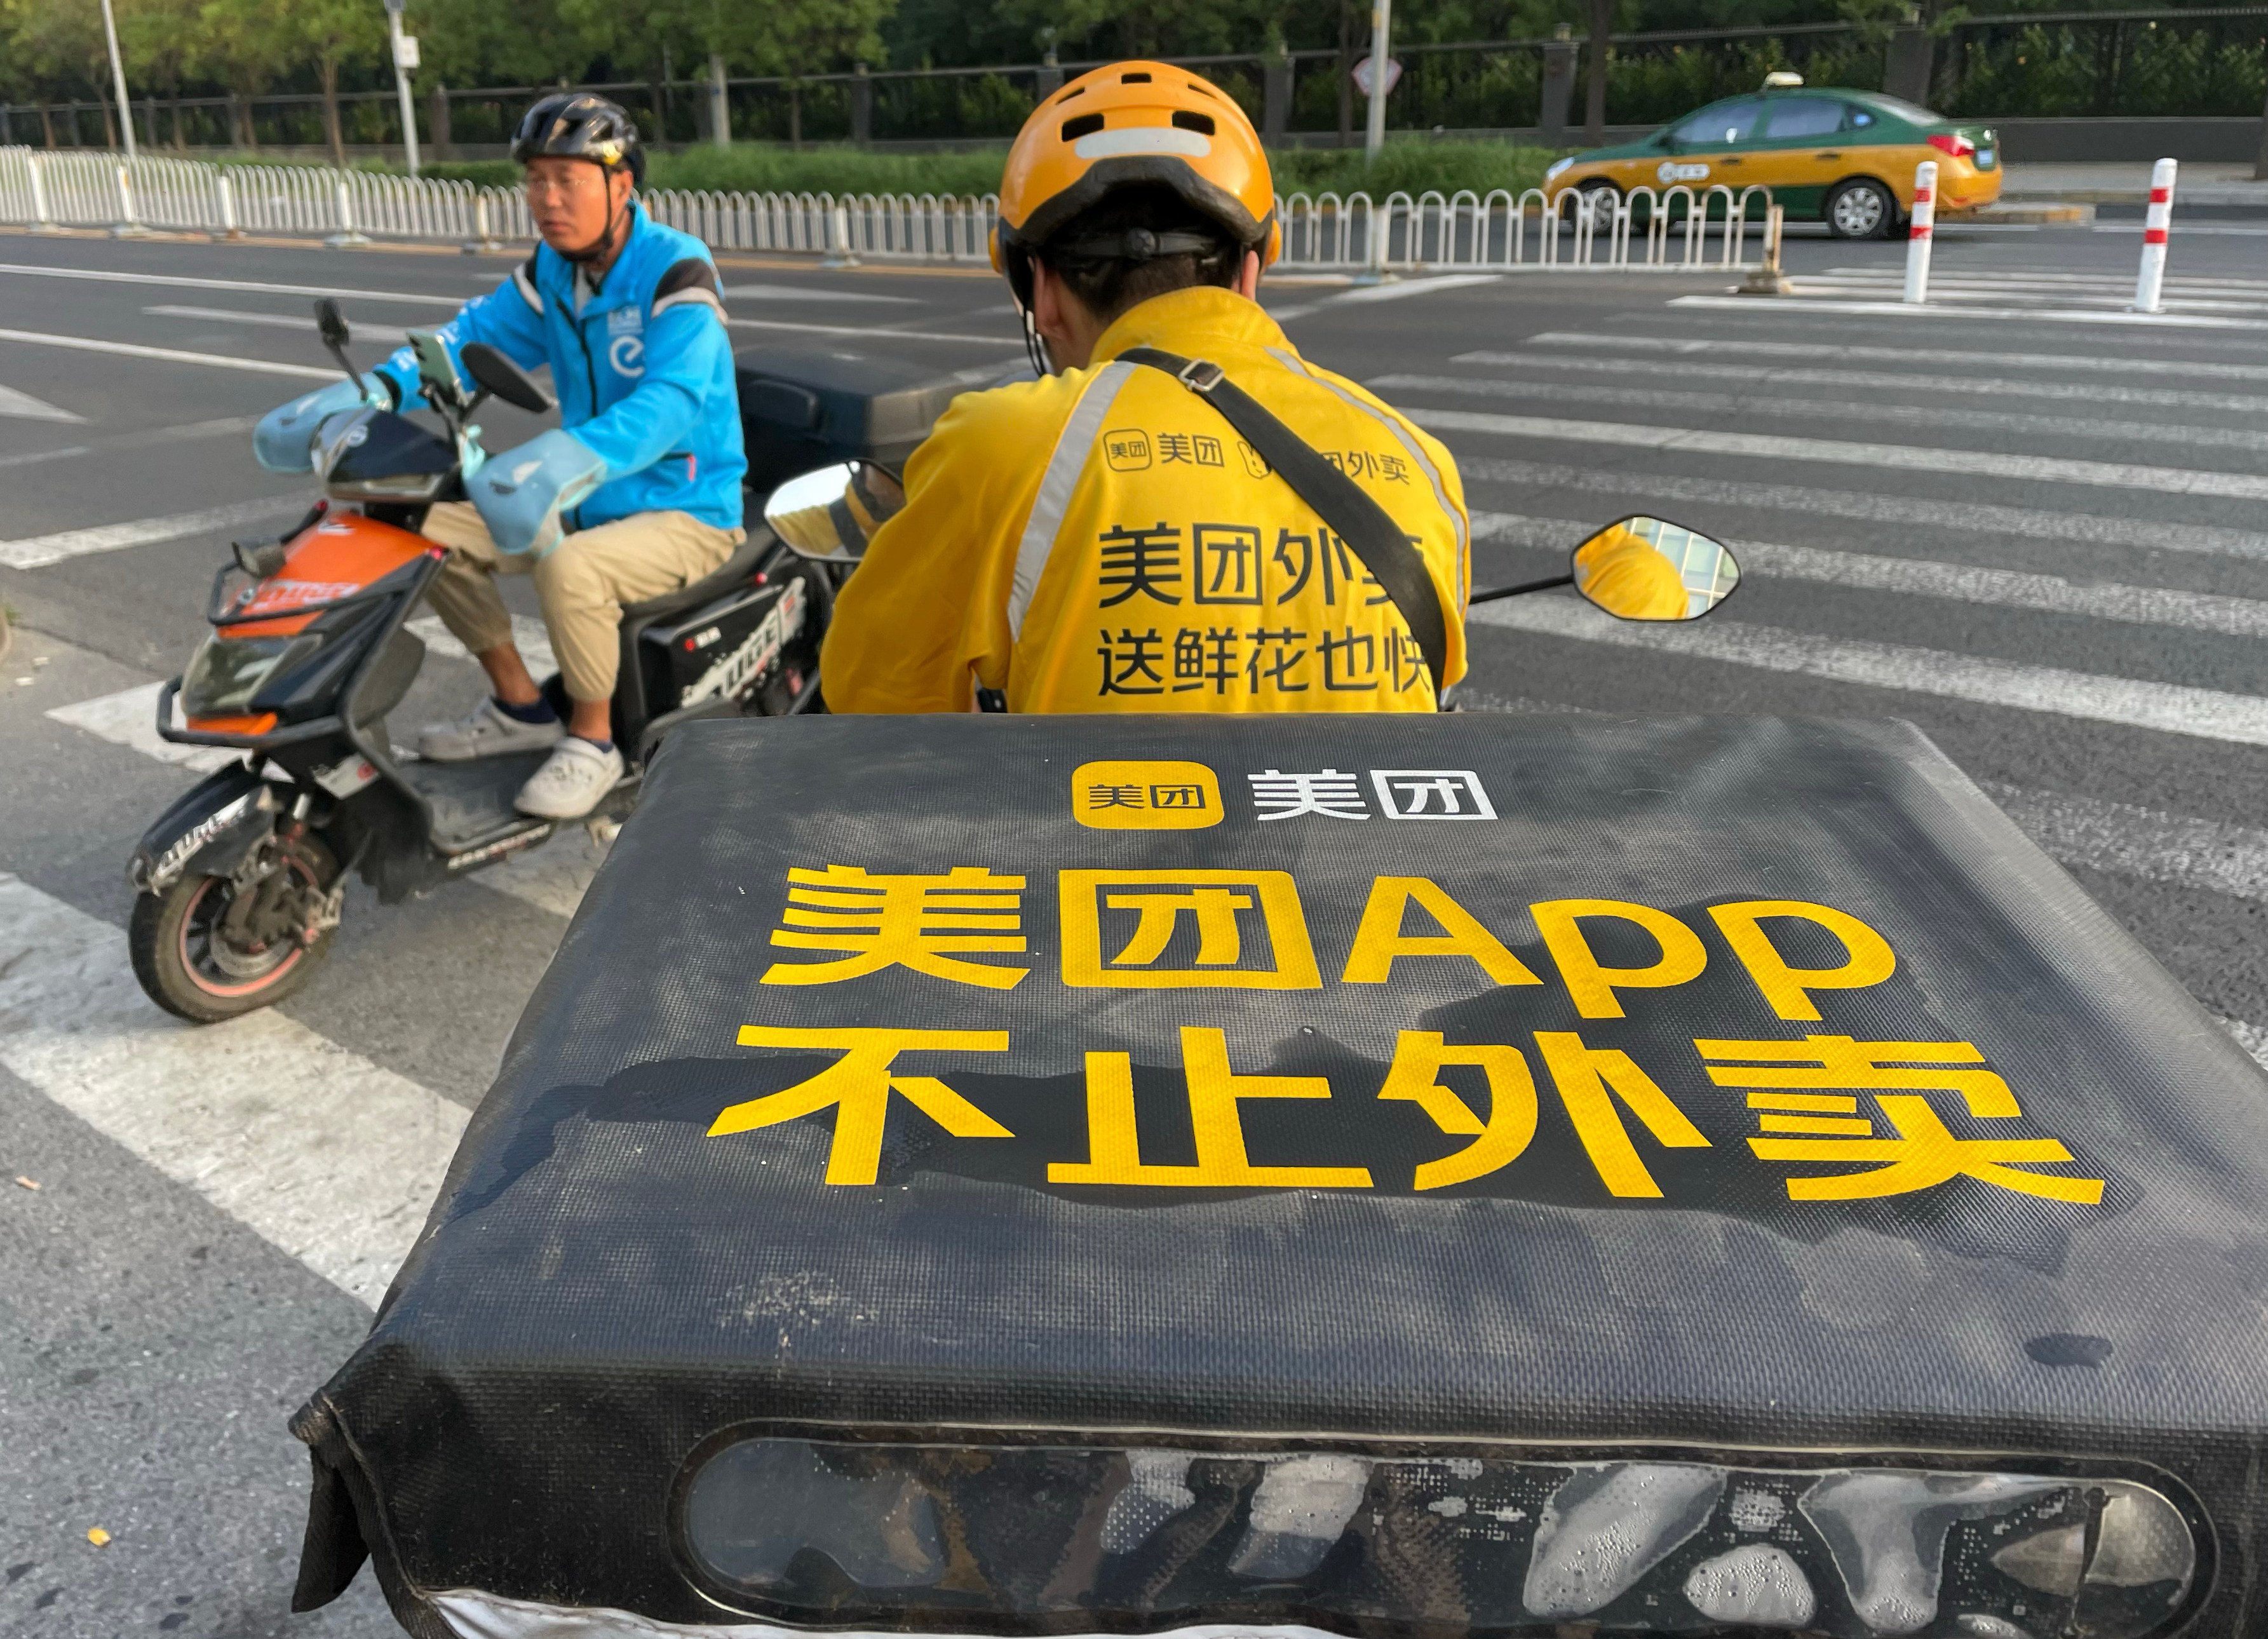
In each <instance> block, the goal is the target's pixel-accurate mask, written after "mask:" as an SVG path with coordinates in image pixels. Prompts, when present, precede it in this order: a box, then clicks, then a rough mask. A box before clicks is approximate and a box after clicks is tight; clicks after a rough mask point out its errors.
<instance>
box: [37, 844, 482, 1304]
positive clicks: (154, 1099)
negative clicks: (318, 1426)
mask: <svg viewBox="0 0 2268 1639" xmlns="http://www.w3.org/2000/svg"><path fill="white" fill-rule="evenodd" d="M0 1065H5V1066H6V1067H7V1069H9V1071H10V1072H11V1074H13V1075H15V1076H17V1077H20V1078H21V1079H22V1080H24V1081H26V1082H28V1083H29V1084H31V1085H33V1087H35V1088H37V1089H38V1090H39V1091H40V1092H42V1093H44V1094H45V1095H46V1096H47V1097H48V1098H49V1099H53V1100H54V1101H55V1103H57V1104H59V1105H61V1106H63V1108H65V1109H67V1110H69V1111H70V1113H72V1114H74V1115H76V1116H77V1117H78V1118H79V1119H80V1120H81V1121H85V1122H86V1123H87V1124H88V1125H89V1126H90V1127H92V1128H94V1129H95V1130H96V1131H98V1132H99V1133H101V1134H102V1135H103V1136H106V1137H107V1138H109V1139H111V1140H112V1141H113V1142H114V1143H118V1144H120V1145H121V1146H122V1147H123V1148H125V1149H126V1150H129V1152H131V1153H132V1154H134V1155H135V1156H137V1157H139V1158H141V1159H142V1160H144V1161H145V1162H147V1163H148V1164H149V1165H151V1166H152V1167H155V1168H156V1169H157V1170H158V1172H162V1173H164V1174H165V1175H166V1177H168V1178H170V1179H173V1180H174V1181H175V1182H177V1183H180V1184H183V1185H186V1186H188V1187H189V1188H191V1189H194V1190H195V1191H196V1192H197V1193H198V1194H201V1195H203V1197H204V1198H205V1199H206V1200H208V1201H210V1202H212V1204H213V1205H214V1206H216V1207H217V1208H219V1209H221V1210H222V1211H223V1212H225V1213H227V1214H228V1215H229V1216H231V1217H232V1218H235V1219H236V1220H237V1221H238V1222H239V1223H241V1224H245V1225H247V1227H249V1228H250V1229H252V1230H253V1231H255V1232H257V1233H258V1234H259V1235H260V1236H261V1237H262V1238H265V1239H266V1240H268V1241H269V1242H271V1243H272V1244H273V1245H275V1246H278V1247H280V1248H282V1249H283V1250H284V1252H286V1253H290V1254H291V1256H292V1257H294V1258H297V1259H298V1260H300V1261H301V1262H302V1263H304V1264H306V1266H307V1267H308V1268H311V1269H313V1271H314V1272H315V1273H316V1274H318V1275H321V1276H322V1277H323V1278H324V1279H326V1280H328V1281H329V1282H331V1283H333V1284H334V1285H335V1286H337V1287H338V1288H339V1289H340V1290H342V1291H344V1292H346V1293H348V1294H349V1295H350V1296H351V1297H356V1298H357V1299H359V1300H360V1301H361V1302H362V1303H364V1304H365V1305H369V1306H371V1307H373V1308H374V1307H376V1306H377V1304H378V1300H379V1297H381V1296H383V1295H384V1293H385V1291H386V1288H387V1283H389V1282H390V1281H392V1279H393V1278H394V1269H395V1268H397V1267H398V1266H399V1265H400V1263H401V1259H402V1257H403V1255H404V1254H405V1253H408V1252H409V1247H410V1245H411V1243H412V1242H413V1241H414V1240H415V1239H416V1235H417V1231H418V1227H419V1225H420V1224H422V1223H423V1221H424V1217H425V1214H426V1212H427V1210H428V1209H430V1208H431V1204H432V1202H433V1198H434V1196H435V1194H437V1193H438V1190H439V1188H440V1185H441V1179H442V1176H443V1174H444V1173H445V1172H446V1171H447V1169H448V1165H449V1159H450V1157H451V1156H452V1155H453V1154H454V1152H455V1150H456V1147H457V1141H458V1139H459V1138H460V1137H461V1136H463V1133H464V1128H465V1121H466V1112H465V1110H464V1109H462V1108H461V1107H460V1106H457V1105H454V1104H452V1103H450V1102H449V1101H448V1100H447V1099H443V1098H440V1097H438V1095H436V1094H434V1093H432V1092H430V1091H427V1090H426V1089H424V1088H423V1087H421V1086H419V1085H417V1084H416V1083H415V1082H412V1081H409V1080H408V1079H406V1078H405V1077H401V1076H397V1075H395V1074H394V1073H393V1072H392V1071H390V1070H387V1069H381V1068H380V1067H379V1066H378V1065H375V1064H373V1063H372V1062H370V1061H369V1060H367V1059H365V1058H363V1057H361V1056H360V1055H357V1054H354V1053H350V1052H348V1051H347V1050H345V1049H344V1048H342V1047H339V1046H338V1045H336V1044H335V1043H334V1042H331V1041H328V1040H325V1039H324V1038H323V1037H321V1036H320V1035H318V1034H316V1033H314V1032H313V1031H312V1030H309V1029H308V1028H307V1027H306V1025H301V1024H298V1023H296V1022H295V1021H293V1020H292V1019H290V1018H285V1017H284V1015H283V1014H281V1013H276V1012H272V1011H271V1012H261V1013H254V1014H251V1015H249V1016H247V1017H246V1018H239V1019H236V1020H234V1021H232V1022H231V1023H229V1024H225V1025H207V1026H205V1027H203V1028H197V1027H195V1026H192V1025H184V1024H182V1023H181V1022H180V1020H178V1019H174V1018H168V1017H167V1016H166V1015H165V1014H163V1013H160V1012H159V1011H158V1010H157V1008H155V1007H154V1006H152V1005H151V1003H150V1002H149V1001H148V999H147V998H146V997H144V996H143V994H142V991H141V988H140V987H139V986H138V985H136V982H135V980H134V973H133V969H132V967H131V966H129V962H128V960H127V955H126V936H125V935H124V933H123V932H122V931H121V930H119V929H117V928H114V927H113V926H111V925H110V924H109V923H108V922H101V921H99V920H97V919H96V918H94V917H92V916H90V915H86V914H85V912H84V911H81V910H78V909H76V908H73V907H71V906H70V905H66V904H64V903H63V901H62V900H57V899H55V898H53V897H51V896H49V895H48V894H46V893H41V892H40V891H39V890H38V889H36V888H34V887H33V886H30V885H29V884H28V883H26V882H24V881H23V880H21V879H20V878H17V877H14V876H11V875H8V874H5V873H0Z"/></svg>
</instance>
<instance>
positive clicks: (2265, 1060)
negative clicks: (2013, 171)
mask: <svg viewBox="0 0 2268 1639" xmlns="http://www.w3.org/2000/svg"><path fill="white" fill-rule="evenodd" d="M2097 231H2098V232H2100V230H2097ZM2253 232H2257V233H2268V228H2256V229H2254V230H2253ZM2220 1025H2221V1028H2222V1029H2224V1030H2226V1031H2228V1033H2229V1034H2230V1035H2232V1036H2235V1038H2236V1044H2237V1046H2239V1047H2242V1048H2243V1049H2244V1050H2245V1051H2246V1052H2247V1053H2250V1055H2252V1056H2253V1057H2254V1058H2256V1059H2257V1060H2258V1061H2259V1062H2260V1068H2261V1069H2268V1030H2263V1029H2261V1028H2260V1026H2259V1025H2248V1024H2246V1023H2245V1022H2244V1021H2243V1020H2242V1019H2241V1018H2224V1019H2222V1020H2221V1021H2220Z"/></svg>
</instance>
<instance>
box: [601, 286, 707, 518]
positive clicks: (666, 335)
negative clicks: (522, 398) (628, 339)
mask: <svg viewBox="0 0 2268 1639" xmlns="http://www.w3.org/2000/svg"><path fill="white" fill-rule="evenodd" d="M730 350H731V346H730V343H729V342H727V341H726V339H725V327H724V325H723V324H722V323H720V322H719V321H718V318H717V314H716V312H714V310H713V309H711V307H709V306H708V305H705V304H703V303H700V302H687V303H683V304H681V305H678V306H675V307H670V308H666V309H664V310H663V311H662V312H659V313H656V314H655V315H654V316H653V318H652V320H651V321H650V322H649V323H648V325H647V326H646V331H645V375H644V379H642V380H640V381H639V383H638V386H637V391H636V392H635V393H631V394H630V396H629V397H628V398H626V399H623V400H622V401H621V402H619V403H617V404H616V405H615V407H614V408H612V409H610V410H608V411H607V413H606V414H605V415H594V416H593V417H592V418H591V419H590V420H589V421H586V422H584V423H581V424H580V425H578V426H577V427H574V428H572V429H571V431H572V432H573V434H574V436H575V437H576V438H577V439H578V441H580V442H581V443H582V444H583V445H584V446H585V448H587V449H589V450H590V451H591V452H592V453H593V454H594V455H596V456H597V457H598V458H599V459H600V460H602V461H604V462H606V464H607V476H608V478H609V479H615V478H621V477H623V476H626V475H627V474H630V473H635V472H638V471H641V470H642V469H644V468H645V467H651V466H652V465H653V464H654V463H655V462H656V461H658V460H659V459H661V458H662V457H663V456H665V455H667V454H668V453H670V452H672V451H673V450H682V449H684V447H685V445H686V437H687V435H688V434H689V433H690V432H691V431H692V430H693V428H694V425H695V423H697V422H698V421H699V420H700V419H701V412H702V408H703V403H702V401H703V398H704V397H705V396H706V393H707V391H708V385H709V383H710V382H711V381H713V380H715V379H717V368H718V355H719V354H720V353H728V352H730ZM725 379H731V378H730V375H729V372H728V373H727V376H726V378H725Z"/></svg>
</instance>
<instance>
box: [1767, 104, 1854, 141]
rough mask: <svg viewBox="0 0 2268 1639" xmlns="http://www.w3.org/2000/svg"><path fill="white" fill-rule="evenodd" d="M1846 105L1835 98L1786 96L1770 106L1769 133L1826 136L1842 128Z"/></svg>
mask: <svg viewBox="0 0 2268 1639" xmlns="http://www.w3.org/2000/svg"><path fill="white" fill-rule="evenodd" d="M1844 106H1845V105H1843V104H1842V103H1839V102H1837V101H1836V100H1835V99H1833V98H1832V97H1783V98H1779V99H1777V100H1775V101H1774V102H1773V103H1771V112H1770V114H1767V115H1766V117H1765V120H1764V135H1765V136H1827V135H1828V134H1829V133H1830V132H1831V131H1839V130H1841V129H1843V114H1844Z"/></svg>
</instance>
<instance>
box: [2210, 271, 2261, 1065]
mask: <svg viewBox="0 0 2268 1639" xmlns="http://www.w3.org/2000/svg"><path fill="white" fill-rule="evenodd" d="M2254 232H2261V233H2268V228H2258V229H2255V230H2254ZM2220 1027H2221V1028H2222V1029H2223V1030H2226V1031H2227V1032H2228V1033H2229V1034H2230V1035H2232V1036H2235V1038H2236V1044H2237V1046H2239V1047H2242V1048H2243V1049H2244V1050H2245V1051H2246V1052H2247V1053H2250V1055H2252V1056H2253V1057H2254V1058H2255V1059H2256V1060H2257V1061H2258V1062H2259V1064H2260V1068H2261V1069H2268V1030H2263V1029H2261V1028H2260V1026H2259V1025H2248V1024H2246V1023H2245V1022H2244V1021H2243V1020H2242V1019H2241V1018H2224V1019H2222V1020H2221V1021H2220Z"/></svg>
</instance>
